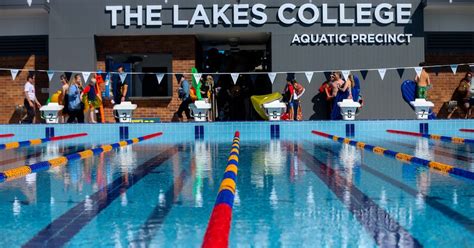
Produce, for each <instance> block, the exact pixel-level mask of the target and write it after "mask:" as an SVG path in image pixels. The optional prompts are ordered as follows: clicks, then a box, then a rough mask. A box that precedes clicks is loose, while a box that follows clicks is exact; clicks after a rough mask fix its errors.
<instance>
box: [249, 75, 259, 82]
mask: <svg viewBox="0 0 474 248" xmlns="http://www.w3.org/2000/svg"><path fill="white" fill-rule="evenodd" d="M257 77H258V75H257V74H252V75H250V80H252V83H255V81H257Z"/></svg>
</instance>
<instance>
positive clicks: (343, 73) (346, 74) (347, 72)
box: [342, 70, 351, 80]
mask: <svg viewBox="0 0 474 248" xmlns="http://www.w3.org/2000/svg"><path fill="white" fill-rule="evenodd" d="M349 74H351V71H347V70H345V71H342V76H343V77H344V79H346V80H347V78H348V77H349Z"/></svg>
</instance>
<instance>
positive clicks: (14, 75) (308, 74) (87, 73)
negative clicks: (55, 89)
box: [0, 63, 474, 84]
mask: <svg viewBox="0 0 474 248" xmlns="http://www.w3.org/2000/svg"><path fill="white" fill-rule="evenodd" d="M459 66H469V67H471V68H472V69H471V70H474V63H466V64H450V65H431V66H423V67H421V66H416V67H398V68H379V69H352V70H324V71H288V72H239V73H237V72H234V73H206V74H211V75H213V76H214V77H219V76H220V75H230V77H231V78H232V81H233V82H234V84H236V83H237V81H238V79H239V77H240V76H241V75H250V78H251V79H252V81H254V82H255V80H256V78H257V76H258V75H265V74H266V75H267V76H268V79H269V80H270V82H271V83H272V84H273V83H274V82H275V79H276V77H277V75H279V74H287V73H294V74H304V75H305V76H306V79H307V80H308V82H309V83H311V80H312V79H313V77H314V74H315V73H324V74H327V73H328V72H332V71H340V72H341V74H342V76H343V78H344V79H347V78H348V77H349V75H350V74H351V73H355V72H360V73H361V74H362V77H363V78H364V79H365V78H366V76H367V73H368V72H369V71H377V72H378V74H379V76H380V78H381V79H382V80H384V79H385V75H386V73H387V71H388V70H396V71H397V72H398V74H399V76H400V78H401V77H402V76H403V73H404V72H405V70H406V69H413V70H414V71H415V73H416V75H417V76H420V75H421V73H422V71H423V69H428V68H433V69H436V70H437V71H439V69H440V68H441V67H449V68H450V69H451V71H452V72H453V74H456V73H457V71H458V68H459ZM0 71H10V74H11V77H12V80H13V81H15V80H16V78H17V76H18V74H19V73H20V72H21V71H28V72H32V71H34V72H46V73H47V74H48V79H49V82H51V81H52V80H53V78H54V75H56V74H57V73H60V74H62V73H66V72H68V73H76V74H81V75H82V77H83V79H84V81H86V82H87V81H88V80H89V78H90V76H91V74H92V73H101V74H102V72H91V71H57V70H29V69H8V68H0ZM104 74H107V75H108V76H109V77H110V75H114V74H115V75H119V77H120V79H121V80H122V82H123V81H125V80H126V78H127V77H128V76H129V75H150V74H151V75H153V74H154V75H155V76H156V79H157V82H158V84H161V82H162V81H163V79H164V77H165V76H166V75H174V76H177V75H192V76H193V78H194V79H195V80H196V81H199V80H201V78H202V76H203V73H186V72H184V73H150V72H123V73H119V72H104ZM215 80H216V81H217V79H215Z"/></svg>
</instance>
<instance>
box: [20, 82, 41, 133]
mask: <svg viewBox="0 0 474 248" xmlns="http://www.w3.org/2000/svg"><path fill="white" fill-rule="evenodd" d="M35 80H36V75H35V74H33V73H30V74H29V75H28V77H27V79H26V83H25V99H24V100H23V104H24V105H25V108H26V117H25V118H23V120H22V121H21V123H25V124H32V123H34V122H35V116H36V108H38V109H39V108H41V104H40V103H39V102H38V99H37V98H36V93H35Z"/></svg>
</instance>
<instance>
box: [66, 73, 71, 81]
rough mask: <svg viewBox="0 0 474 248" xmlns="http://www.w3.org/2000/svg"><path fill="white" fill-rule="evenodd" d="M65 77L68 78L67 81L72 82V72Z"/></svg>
mask: <svg viewBox="0 0 474 248" xmlns="http://www.w3.org/2000/svg"><path fill="white" fill-rule="evenodd" d="M64 75H65V76H66V79H67V81H69V80H71V77H72V72H64Z"/></svg>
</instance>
